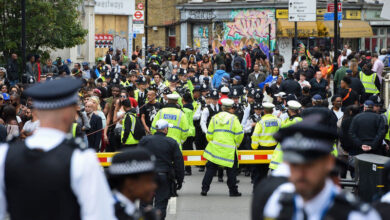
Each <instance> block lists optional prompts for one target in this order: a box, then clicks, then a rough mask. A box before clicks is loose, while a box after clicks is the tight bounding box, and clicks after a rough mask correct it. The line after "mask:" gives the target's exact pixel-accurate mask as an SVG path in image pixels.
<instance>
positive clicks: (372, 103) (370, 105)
mask: <svg viewBox="0 0 390 220" xmlns="http://www.w3.org/2000/svg"><path fill="white" fill-rule="evenodd" d="M364 107H366V108H372V107H374V102H373V101H371V100H366V101H365V102H364Z"/></svg>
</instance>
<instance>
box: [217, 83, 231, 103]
mask: <svg viewBox="0 0 390 220" xmlns="http://www.w3.org/2000/svg"><path fill="white" fill-rule="evenodd" d="M229 92H230V90H229V88H228V87H226V86H224V87H222V88H221V93H222V94H221V97H220V98H219V100H218V104H219V105H222V102H221V100H222V99H228V98H229V96H228V95H229Z"/></svg>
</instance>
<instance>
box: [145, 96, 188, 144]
mask: <svg viewBox="0 0 390 220" xmlns="http://www.w3.org/2000/svg"><path fill="white" fill-rule="evenodd" d="M167 98H168V104H166V105H165V107H164V108H163V109H161V110H160V111H158V112H157V114H156V116H155V117H154V119H153V122H152V129H151V133H152V134H154V133H155V132H156V123H157V121H158V120H160V119H165V120H167V121H168V123H170V124H172V125H173V127H172V128H171V129H169V131H168V134H167V137H171V138H173V139H175V140H176V142H177V143H178V144H179V146H180V149H181V147H182V144H183V143H184V142H185V141H186V140H187V137H188V129H189V125H188V120H187V117H186V115H185V113H184V112H183V111H182V110H181V109H180V106H179V105H178V104H177V100H178V99H179V98H180V96H179V95H178V94H169V95H167Z"/></svg>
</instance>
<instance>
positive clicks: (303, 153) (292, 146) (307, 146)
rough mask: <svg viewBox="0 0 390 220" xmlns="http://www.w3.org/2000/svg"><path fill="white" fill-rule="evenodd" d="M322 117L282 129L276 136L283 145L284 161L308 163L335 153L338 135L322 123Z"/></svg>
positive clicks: (311, 116)
mask: <svg viewBox="0 0 390 220" xmlns="http://www.w3.org/2000/svg"><path fill="white" fill-rule="evenodd" d="M322 117H323V116H321V115H318V114H313V115H310V116H308V117H306V118H304V119H303V121H302V122H299V123H297V124H294V125H292V126H289V127H286V128H282V129H280V130H279V132H277V133H276V134H275V135H274V138H275V139H276V140H277V141H278V142H280V144H281V147H282V151H283V160H284V161H286V162H289V163H298V164H302V163H307V162H310V161H313V160H316V159H318V158H320V157H322V156H325V155H329V154H330V153H331V152H332V151H333V143H334V140H335V139H336V138H337V133H336V132H335V130H334V129H329V128H328V127H327V126H324V125H323V124H321V123H320V121H321V120H323V119H322Z"/></svg>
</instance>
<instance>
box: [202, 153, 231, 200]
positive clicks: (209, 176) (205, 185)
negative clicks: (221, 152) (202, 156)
mask: <svg viewBox="0 0 390 220" xmlns="http://www.w3.org/2000/svg"><path fill="white" fill-rule="evenodd" d="M237 165H238V162H237V156H236V158H234V165H233V167H232V168H229V167H226V168H225V169H226V173H227V185H228V187H229V192H230V193H236V192H238V190H237V188H238V187H237ZM218 169H221V168H220V166H219V165H218V164H215V163H213V162H211V161H208V162H207V164H206V173H205V174H204V177H203V181H202V191H205V192H208V191H209V189H210V185H211V182H212V181H213V177H214V176H215V174H216V173H217V171H218Z"/></svg>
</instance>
